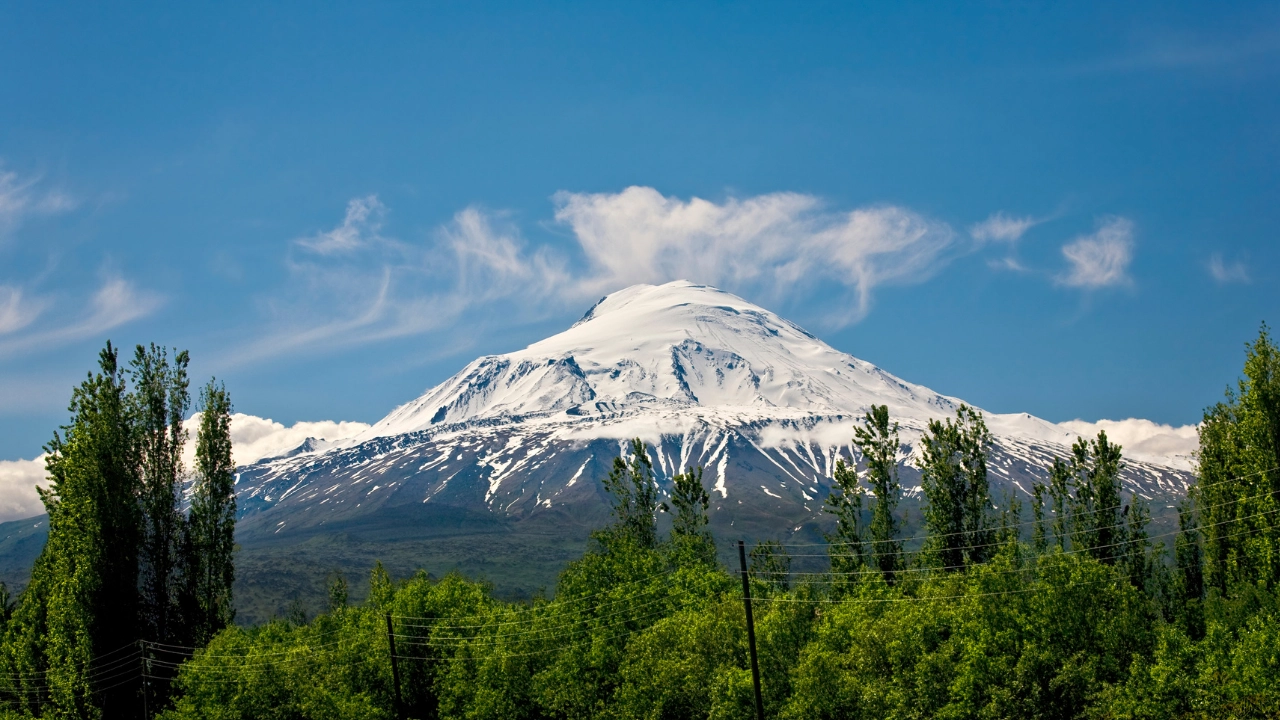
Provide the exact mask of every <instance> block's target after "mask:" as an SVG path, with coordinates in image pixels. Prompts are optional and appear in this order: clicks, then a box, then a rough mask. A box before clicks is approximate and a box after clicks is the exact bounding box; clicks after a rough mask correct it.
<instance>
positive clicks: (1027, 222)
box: [969, 212, 1040, 243]
mask: <svg viewBox="0 0 1280 720" xmlns="http://www.w3.org/2000/svg"><path fill="white" fill-rule="evenodd" d="M1039 223H1040V221H1039V220H1037V219H1035V218H1033V217H1013V216H1012V215H1006V214H1005V213H1003V212H997V213H994V214H993V215H991V217H988V218H987V219H986V220H983V221H982V222H980V223H977V224H976V225H973V226H971V227H970V228H969V235H970V237H972V238H973V239H974V240H977V241H978V242H982V243H985V242H991V241H996V242H1005V243H1015V242H1017V241H1018V240H1020V239H1021V238H1022V236H1023V234H1024V233H1026V232H1027V230H1030V229H1031V228H1032V227H1034V226H1035V225H1038V224H1039Z"/></svg>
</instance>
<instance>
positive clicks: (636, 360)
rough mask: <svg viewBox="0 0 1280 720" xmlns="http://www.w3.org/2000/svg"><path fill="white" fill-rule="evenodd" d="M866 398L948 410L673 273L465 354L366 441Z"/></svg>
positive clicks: (851, 407) (922, 413)
mask: <svg viewBox="0 0 1280 720" xmlns="http://www.w3.org/2000/svg"><path fill="white" fill-rule="evenodd" d="M872 403H876V404H883V403H888V404H889V405H890V406H891V407H893V408H895V410H896V411H899V412H903V413H906V414H907V415H909V416H911V417H920V418H925V417H936V416H938V415H940V414H948V413H951V412H953V411H954V408H955V407H956V402H955V401H953V400H952V399H951V398H946V397H943V396H941V395H938V394H937V393H934V392H932V391H931V390H928V389H927V388H923V387H920V386H917V385H913V384H911V383H907V382H905V381H903V380H901V379H899V378H896V377H894V376H892V375H890V374H888V373H886V372H884V371H882V370H880V369H879V368H876V367H875V366H873V365H871V364H870V363H867V362H864V361H862V360H859V359H857V358H855V357H852V356H850V355H847V354H845V353H842V352H839V351H837V350H835V349H834V348H832V347H831V346H829V345H827V344H826V343H824V342H822V341H821V340H819V339H818V338H816V337H814V336H813V335H812V334H810V333H808V332H806V331H805V330H803V329H802V328H800V327H799V326H797V325H795V324H794V323H792V322H790V321H787V320H785V319H783V318H781V317H779V316H778V315H776V314H775V313H772V312H770V311H768V310H765V309H764V308H761V307H759V306H758V305H755V304H753V303H751V302H748V301H746V300H744V299H742V298H740V297H738V296H737V295H733V294H732V293H728V292H725V291H723V290H720V289H718V288H714V287H711V286H708V285H698V284H695V283H692V282H689V281H687V280H678V281H675V282H670V283H666V284H663V285H634V286H631V287H628V288H626V289H624V290H619V291H617V292H615V293H612V294H610V295H607V296H605V297H604V298H603V299H601V300H600V301H599V302H598V303H596V304H595V305H594V306H592V308H591V309H590V310H588V311H587V313H586V314H585V315H584V316H583V318H582V319H581V320H579V321H578V322H577V323H574V325H573V326H572V327H570V328H569V329H567V330H565V331H564V332H562V333H559V334H557V335H553V336H552V337H549V338H547V339H545V340H541V341H539V342H536V343H533V344H532V345H529V346H528V347H527V348H525V349H523V350H518V351H516V352H512V353H508V354H505V355H491V356H486V357H482V358H479V359H477V360H475V361H473V362H472V363H471V364H470V365H468V366H467V367H466V368H464V369H463V370H462V372H460V373H458V374H457V375H455V376H454V377H452V378H450V379H449V380H447V381H445V382H444V383H441V384H440V385H438V386H436V387H435V388H432V389H430V390H428V391H427V392H426V393H425V394H424V395H423V396H422V397H420V398H418V399H417V400H415V401H413V402H411V403H408V404H406V405H403V406H401V407H399V408H396V410H395V411H393V412H392V413H391V414H390V415H388V416H387V417H386V418H384V419H383V420H382V421H381V422H379V423H378V424H377V425H375V426H374V427H373V428H372V429H371V430H370V431H369V433H368V435H367V437H375V436H387V435H395V434H402V433H405V432H413V431H417V430H422V429H426V428H428V427H430V426H432V425H440V424H455V423H460V422H471V421H477V420H486V421H499V420H502V419H503V418H506V419H509V420H514V419H528V418H531V417H544V418H545V417H564V416H566V415H567V416H571V417H582V416H600V417H604V416H610V417H612V416H616V415H618V414H619V413H627V412H630V411H638V410H643V409H646V408H647V409H655V408H663V409H666V410H674V409H678V408H686V409H689V410H695V411H698V412H704V411H710V410H719V411H727V412H733V413H735V414H736V415H739V416H741V415H743V414H744V413H745V414H747V415H753V416H759V417H761V418H774V419H776V418H778V417H781V416H785V415H796V416H797V417H799V416H810V415H814V414H820V415H849V414H856V413H860V412H861V411H863V410H865V409H866V408H867V407H868V406H869V405H871V404H872Z"/></svg>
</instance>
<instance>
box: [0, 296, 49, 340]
mask: <svg viewBox="0 0 1280 720" xmlns="http://www.w3.org/2000/svg"><path fill="white" fill-rule="evenodd" d="M46 305H47V302H46V301H44V300H42V299H36V300H29V299H28V300H24V299H23V297H22V288H17V287H13V286H11V285H0V335H7V334H9V333H11V332H16V331H18V330H21V329H22V328H24V327H26V326H28V325H30V324H31V322H32V321H33V320H35V319H36V318H37V317H39V315H40V313H41V312H43V311H44V308H45V306H46Z"/></svg>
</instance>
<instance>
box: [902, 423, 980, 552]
mask: <svg viewBox="0 0 1280 720" xmlns="http://www.w3.org/2000/svg"><path fill="white" fill-rule="evenodd" d="M990 445H991V433H990V432H989V431H988V430H987V425H986V422H985V421H984V420H983V418H982V413H980V412H978V411H977V410H975V409H973V408H971V407H968V406H967V405H961V406H960V408H959V409H958V410H957V411H956V419H955V421H954V422H953V421H952V420H951V419H949V418H948V419H947V420H945V421H938V420H931V421H930V422H929V427H928V430H927V432H925V434H924V436H923V437H922V438H921V449H922V450H923V453H922V454H923V458H922V460H921V461H920V464H919V469H920V487H921V491H922V492H923V493H924V496H925V500H926V501H927V505H926V506H925V510H924V520H925V529H926V532H927V533H928V538H927V539H926V540H925V549H924V555H925V557H926V558H927V560H928V561H929V562H930V563H932V564H933V565H934V566H936V567H941V568H945V569H947V570H959V569H962V568H964V567H965V566H966V565H974V564H978V563H982V562H985V561H986V560H987V558H988V557H990V555H991V552H992V551H993V550H994V549H995V547H994V546H995V537H996V535H995V528H994V519H993V517H992V513H993V511H994V506H993V505H992V502H991V492H990V486H989V482H988V479H987V451H988V449H989V447H990Z"/></svg>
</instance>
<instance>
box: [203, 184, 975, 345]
mask: <svg viewBox="0 0 1280 720" xmlns="http://www.w3.org/2000/svg"><path fill="white" fill-rule="evenodd" d="M554 202H555V219H556V220H557V221H558V222H559V223H560V224H561V225H562V226H564V227H567V228H568V229H569V230H570V231H571V233H572V237H573V239H574V240H575V241H576V248H572V249H571V250H559V249H556V248H555V247H553V246H551V245H533V246H531V245H530V244H529V243H528V242H526V241H525V239H524V238H523V237H522V235H521V233H520V231H519V229H518V228H517V227H516V226H515V225H514V224H512V223H511V222H510V221H509V219H508V218H507V216H506V215H504V214H502V213H494V212H486V211H484V210H481V209H479V208H476V207H469V208H466V209H464V210H462V211H460V212H458V213H457V214H456V215H455V216H454V218H453V220H452V221H451V222H450V223H448V224H447V225H445V226H443V227H441V228H439V229H438V230H437V231H436V232H435V233H434V234H433V235H432V236H431V237H430V238H428V240H427V241H425V242H420V243H413V242H405V241H402V240H399V239H395V238H392V237H388V236H386V235H384V234H383V233H382V228H381V222H382V218H383V217H384V216H385V214H386V208H385V207H384V206H383V205H382V204H381V202H380V201H378V199H377V198H376V197H372V196H370V197H366V198H358V199H355V200H352V201H351V202H350V203H349V204H348V206H347V211H346V214H345V216H344V218H343V220H342V222H341V223H340V224H339V225H338V226H337V227H336V228H334V229H333V230H331V231H329V232H325V233H320V234H318V235H315V236H312V237H309V238H305V239H302V240H297V241H295V242H294V243H293V244H292V246H291V250H290V254H289V257H288V261H287V267H288V270H289V275H288V280H287V282H286V283H285V284H284V286H283V287H280V288H277V289H276V290H275V291H274V292H273V294H271V295H269V296H267V297H265V298H264V299H263V303H262V305H263V308H264V309H265V310H266V312H267V314H268V315H269V320H268V323H267V327H266V328H265V329H264V330H263V332H262V333H261V334H260V335H259V336H258V338H257V339H255V340H253V341H251V342H250V343H249V344H248V345H246V346H245V347H242V348H240V349H239V350H238V351H236V352H235V353H234V354H233V356H232V357H230V358H228V361H229V362H231V363H238V362H248V361H252V360H256V359H261V358H264V357H270V356H274V355H279V354H283V353H290V352H300V351H303V350H309V351H310V350H316V349H325V348H332V347H341V346H350V345H353V344H364V343H368V342H372V341H377V340H382V339H387V338H394V337H403V336H408V335H414V334H419V333H423V332H427V331H432V330H440V329H444V328H450V327H459V326H460V324H462V325H466V323H463V322H462V320H461V318H463V316H464V315H466V313H468V312H469V311H470V310H472V309H474V308H477V307H480V306H483V305H486V304H492V303H506V304H507V307H506V309H505V310H504V312H503V313H502V315H503V317H504V319H505V320H531V319H538V318H540V317H543V316H545V314H546V313H548V312H554V311H556V310H559V309H562V308H563V307H564V306H565V305H570V306H572V305H576V304H580V303H583V302H585V301H586V300H594V299H596V298H598V297H600V295H602V294H607V293H610V292H613V291H615V290H619V289H621V288H624V287H627V286H629V285H633V284H636V283H663V282H668V281H670V280H676V279H682V278H687V279H691V280H694V281H697V282H702V283H708V284H714V285H718V286H722V287H725V288H726V289H730V290H734V291H737V292H754V293H756V294H759V295H763V296H765V297H771V298H773V299H775V300H779V299H793V298H794V297H795V295H797V294H799V293H805V292H820V291H826V290H827V289H829V288H832V287H834V288H835V289H836V291H835V293H836V294H835V296H834V301H833V302H829V303H827V305H828V306H829V307H833V308H836V310H835V311H834V312H833V317H830V318H828V319H829V321H831V322H832V323H833V324H837V325H838V324H844V323H847V322H852V321H856V320H859V319H861V318H862V317H863V316H865V315H866V313H867V312H868V310H869V309H870V306H871V301H872V296H873V293H874V291H875V290H876V289H877V288H879V287H881V286H883V285H889V284H895V283H896V284H909V283H916V282H921V281H924V280H926V279H927V278H929V277H930V276H931V275H933V274H934V273H935V272H937V271H938V270H939V269H940V268H942V267H943V266H944V265H945V264H946V263H947V261H948V260H949V259H950V257H949V253H950V251H952V250H953V248H954V246H955V243H954V238H955V233H954V232H953V231H952V230H951V228H950V227H949V226H948V225H946V224H944V223H940V222H935V221H931V220H929V219H927V218H925V217H923V216H921V215H919V214H917V213H914V212H911V211H910V210H907V209H905V208H901V207H894V206H877V207H868V208H861V209H856V210H852V211H844V212H837V211H832V210H829V209H827V208H825V207H824V206H823V205H822V203H821V202H820V201H819V200H818V199H817V198H815V197H813V196H810V195H803V194H798V193H773V194H767V195H759V196H755V197H750V198H745V199H729V200H726V201H723V202H712V201H708V200H703V199H701V198H692V199H690V200H681V199H679V198H673V197H667V196H664V195H662V194H661V193H659V192H658V191H656V190H654V189H652V188H646V187H631V188H627V189H626V190H623V191H622V192H619V193H597V194H585V193H568V192H562V193H558V194H557V195H556V196H555V198H554ZM957 252H958V251H957ZM819 287H821V288H823V290H816V289H815V288H819ZM480 322H482V321H480ZM468 327H470V326H469V325H468Z"/></svg>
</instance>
